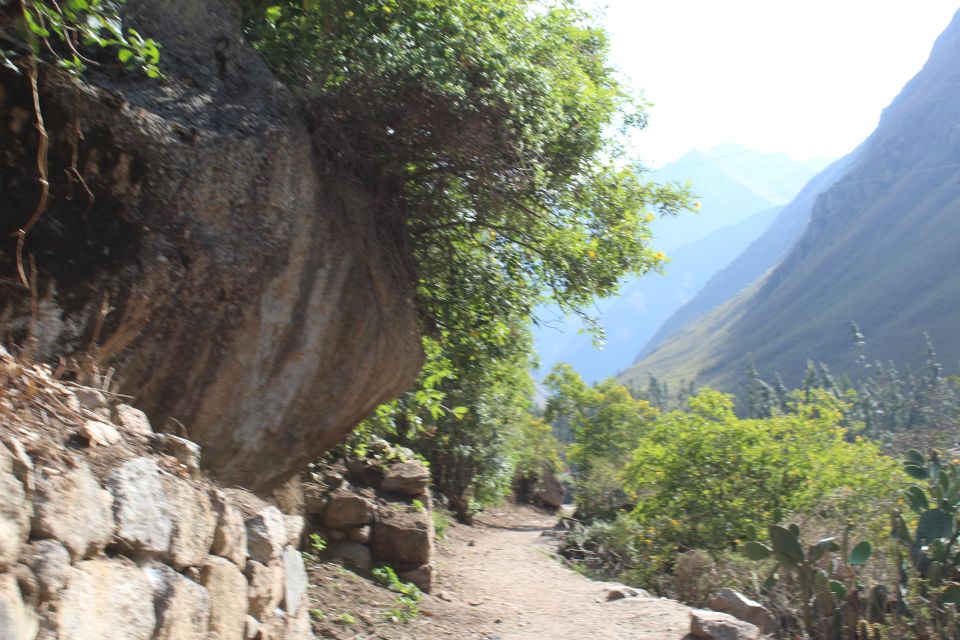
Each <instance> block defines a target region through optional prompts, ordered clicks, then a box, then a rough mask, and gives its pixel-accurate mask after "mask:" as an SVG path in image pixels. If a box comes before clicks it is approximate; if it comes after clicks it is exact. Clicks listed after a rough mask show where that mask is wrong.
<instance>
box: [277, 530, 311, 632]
mask: <svg viewBox="0 0 960 640" xmlns="http://www.w3.org/2000/svg"><path fill="white" fill-rule="evenodd" d="M308 586H309V582H308V580H307V569H306V567H304V566H303V557H302V556H301V555H300V552H299V551H297V550H296V549H295V548H294V547H290V546H288V547H285V548H284V549H283V608H284V609H285V610H286V612H287V614H288V615H291V616H295V615H296V614H297V612H298V611H299V610H300V606H301V604H302V603H303V596H304V594H306V593H307V587H308Z"/></svg>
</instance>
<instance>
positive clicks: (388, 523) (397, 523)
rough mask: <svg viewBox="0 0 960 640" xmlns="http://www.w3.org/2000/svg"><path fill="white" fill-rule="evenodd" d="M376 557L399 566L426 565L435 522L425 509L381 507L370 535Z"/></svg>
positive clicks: (430, 550)
mask: <svg viewBox="0 0 960 640" xmlns="http://www.w3.org/2000/svg"><path fill="white" fill-rule="evenodd" d="M370 551H371V552H372V553H373V557H374V558H376V559H377V560H381V561H383V562H389V563H393V564H399V565H423V564H427V563H429V562H430V557H431V555H432V553H433V523H432V522H431V521H430V514H429V513H427V512H426V511H414V510H409V509H398V508H395V507H391V508H387V509H382V510H381V511H380V516H379V519H378V520H377V522H376V523H375V524H374V525H373V532H372V534H371V538H370Z"/></svg>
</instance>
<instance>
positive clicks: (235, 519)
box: [211, 490, 247, 567]
mask: <svg viewBox="0 0 960 640" xmlns="http://www.w3.org/2000/svg"><path fill="white" fill-rule="evenodd" d="M211 498H212V501H213V508H214V511H215V512H216V514H217V528H216V529H215V530H214V536H213V546H212V548H211V551H212V553H213V554H214V555H218V556H222V557H224V558H227V559H228V560H230V561H232V562H233V563H234V564H235V565H237V566H238V567H242V566H244V563H245V562H246V560H247V528H246V526H245V525H244V524H243V516H241V515H240V512H239V511H238V510H237V509H236V507H234V505H233V503H232V502H231V501H230V498H228V497H227V495H226V494H225V493H224V492H223V491H219V490H217V491H213V492H212V493H211Z"/></svg>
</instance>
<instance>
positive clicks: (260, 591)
mask: <svg viewBox="0 0 960 640" xmlns="http://www.w3.org/2000/svg"><path fill="white" fill-rule="evenodd" d="M246 573H247V581H248V582H249V584H250V586H249V588H248V589H247V598H248V599H249V612H250V614H251V615H252V616H254V617H255V618H257V619H258V620H266V619H267V618H268V617H270V616H271V615H272V614H273V612H274V609H276V608H277V607H279V606H280V602H281V601H282V600H283V585H284V577H283V566H282V564H281V563H280V561H277V560H275V561H273V562H272V563H270V564H269V565H265V564H261V563H259V562H257V561H256V560H250V561H249V562H247V571H246Z"/></svg>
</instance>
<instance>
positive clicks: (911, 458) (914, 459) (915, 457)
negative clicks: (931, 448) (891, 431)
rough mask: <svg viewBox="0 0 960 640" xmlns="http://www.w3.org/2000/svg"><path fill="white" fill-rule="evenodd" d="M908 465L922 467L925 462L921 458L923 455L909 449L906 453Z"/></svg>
mask: <svg viewBox="0 0 960 640" xmlns="http://www.w3.org/2000/svg"><path fill="white" fill-rule="evenodd" d="M906 462H908V463H909V464H915V465H917V466H918V467H922V466H923V465H924V463H925V462H926V460H925V459H924V457H923V454H922V453H920V452H919V451H917V450H916V449H910V450H909V451H907V460H906Z"/></svg>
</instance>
